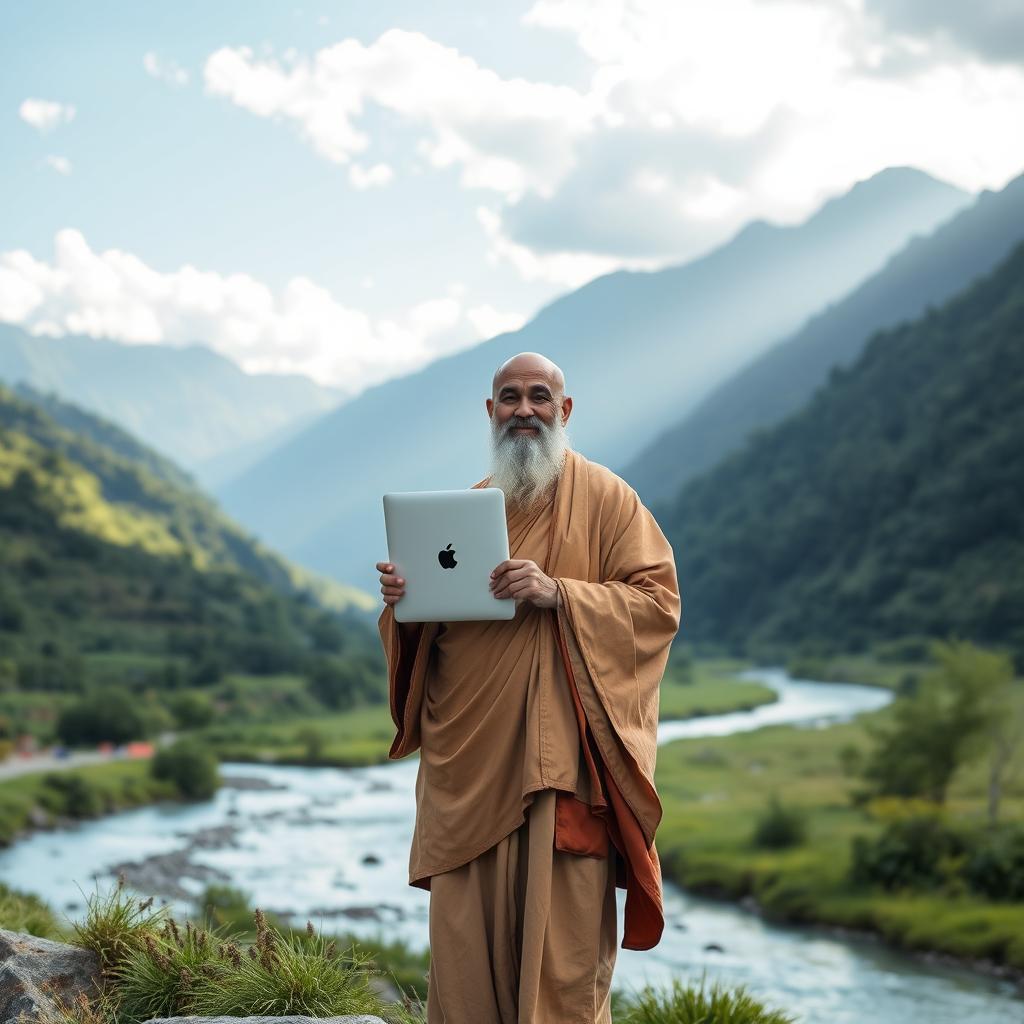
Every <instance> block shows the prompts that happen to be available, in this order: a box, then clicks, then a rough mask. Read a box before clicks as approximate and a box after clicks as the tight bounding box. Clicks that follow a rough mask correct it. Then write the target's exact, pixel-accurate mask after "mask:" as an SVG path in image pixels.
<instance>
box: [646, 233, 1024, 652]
mask: <svg viewBox="0 0 1024 1024" xmlns="http://www.w3.org/2000/svg"><path fill="white" fill-rule="evenodd" d="M1022 439H1024V244H1020V245H1018V246H1017V247H1016V248H1015V249H1014V250H1013V251H1012V253H1011V255H1010V256H1009V257H1008V258H1007V259H1006V260H1004V261H1003V262H1002V263H1000V265H999V266H998V267H997V268H996V269H995V270H994V271H992V272H991V273H990V274H989V275H987V276H986V277H984V278H982V279H980V280H978V281H977V282H975V283H974V284H973V285H972V286H971V287H969V288H968V289H966V290H965V291H963V292H962V293H960V294H959V295H957V296H956V297H955V298H953V299H951V300H950V301H949V302H947V303H946V304H945V305H943V306H942V307H941V308H939V309H931V310H929V311H928V312H927V313H926V314H925V315H924V316H923V317H921V318H919V319H917V320H914V321H912V322H906V323H902V324H900V325H899V326H897V327H895V328H893V329H890V330H885V331H881V332H878V333H876V334H874V335H873V336H872V337H871V338H870V340H869V341H868V344H867V345H866V347H865V350H864V352H863V353H862V355H861V356H860V358H859V359H858V360H857V361H856V362H855V363H854V364H853V365H852V366H850V367H849V368H845V369H843V368H837V369H835V370H833V371H832V373H831V374H830V377H829V379H828V382H827V383H826V384H824V385H823V386H822V387H821V388H819V389H818V391H817V392H816V393H815V394H814V397H813V398H812V400H811V401H810V403H809V404H808V405H807V406H806V407H805V408H804V409H802V410H801V411H799V412H797V413H794V414H792V415H791V416H789V417H788V418H787V419H785V420H784V421H783V422H782V423H780V424H779V425H778V426H776V427H775V428H772V429H771V430H767V431H764V432H763V433H761V434H758V435H755V436H754V437H753V438H752V439H751V440H749V441H748V443H747V444H746V446H745V447H744V448H743V449H741V450H740V451H738V452H736V453H734V454H733V455H732V456H730V457H728V458H727V459H726V460H725V461H724V462H722V463H720V464H719V465H718V466H716V467H715V468H713V469H711V470H709V471H707V472H706V473H704V474H702V475H701V476H699V477H696V478H695V479H694V480H692V481H691V482H690V483H689V484H688V485H686V486H685V487H684V488H683V489H682V491H681V492H680V493H679V494H678V495H677V496H676V498H675V499H674V500H672V501H671V502H667V503H664V504H661V505H655V506H652V507H653V510H654V511H655V514H656V515H657V516H658V519H659V521H660V522H661V524H662V526H663V527H664V529H665V531H666V533H667V535H668V536H669V539H670V540H671V542H672V545H673V548H674V550H675V554H676V561H677V565H678V569H679V576H680V585H681V590H682V599H683V612H682V627H681V631H680V635H681V636H682V637H686V638H688V639H689V640H691V641H692V642H695V643H697V644H699V645H700V644H702V645H714V646H718V645H722V646H725V647H728V648H730V649H734V650H737V651H741V650H742V651H747V652H750V653H752V654H755V655H758V656H761V657H765V656H772V655H773V654H775V655H778V654H781V653H783V652H786V651H790V650H793V649H794V648H800V647H802V648H804V649H811V650H815V649H817V650H823V651H824V650H859V649H862V648H863V647H865V646H867V645H870V644H872V643H873V642H875V641H878V640H883V639H891V638H896V637H907V636H921V635H927V636H950V635H957V636H959V637H961V638H965V639H972V640H975V641H977V642H979V643H985V644H991V645H1005V646H1007V647H1008V648H1010V649H1012V650H1013V651H1014V653H1015V656H1016V658H1017V660H1018V663H1024V514H1022V496H1024V444H1022Z"/></svg>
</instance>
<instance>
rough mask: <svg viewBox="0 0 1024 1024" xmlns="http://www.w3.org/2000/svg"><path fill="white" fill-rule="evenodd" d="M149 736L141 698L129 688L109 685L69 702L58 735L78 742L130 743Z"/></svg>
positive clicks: (65, 740)
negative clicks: (139, 702)
mask: <svg viewBox="0 0 1024 1024" xmlns="http://www.w3.org/2000/svg"><path fill="white" fill-rule="evenodd" d="M145 735H146V720H145V717H144V716H143V714H142V712H141V711H140V709H139V705H138V701H136V700H134V699H132V697H131V696H130V695H129V694H128V693H127V692H126V691H125V690H121V689H118V688H116V687H108V688H105V689H103V690H101V691H97V692H95V693H91V694H89V695H88V696H87V697H83V698H82V699H81V700H77V701H75V703H74V704H70V705H68V707H66V708H64V710H63V711H62V712H61V713H60V717H59V718H58V719H57V736H58V737H59V738H60V739H61V740H62V741H63V742H64V743H67V744H68V745H70V746H74V745H76V744H78V745H80V744H93V743H102V742H104V741H106V742H109V743H126V742H128V741H129V740H137V739H140V738H141V737H143V736H145Z"/></svg>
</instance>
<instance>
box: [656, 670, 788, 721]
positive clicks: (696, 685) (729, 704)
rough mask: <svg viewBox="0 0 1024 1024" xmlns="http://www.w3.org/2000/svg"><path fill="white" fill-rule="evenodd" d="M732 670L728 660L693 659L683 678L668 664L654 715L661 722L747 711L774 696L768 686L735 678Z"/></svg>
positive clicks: (768, 702)
mask: <svg viewBox="0 0 1024 1024" xmlns="http://www.w3.org/2000/svg"><path fill="white" fill-rule="evenodd" d="M736 670H737V665H736V664H735V663H732V662H719V661H714V662H710V661H709V662H697V663H696V665H695V666H694V669H693V673H692V674H693V678H692V680H690V681H687V680H686V679H685V677H684V676H683V674H682V673H681V672H680V671H678V670H677V669H676V668H675V667H674V666H672V665H670V666H669V671H668V672H666V673H665V678H664V679H663V680H662V684H661V695H660V700H659V713H658V717H659V718H660V719H661V720H662V721H665V720H666V719H671V718H694V717H698V716H702V715H720V714H725V713H727V712H730V711H747V710H749V709H751V708H756V707H757V706H758V705H760V704H770V703H771V702H772V701H774V700H776V699H777V698H776V695H775V691H774V690H773V689H772V688H771V687H770V686H765V685H764V684H763V683H756V682H752V681H750V680H746V679H738V678H737V677H736V676H735V674H734V673H735V671H736Z"/></svg>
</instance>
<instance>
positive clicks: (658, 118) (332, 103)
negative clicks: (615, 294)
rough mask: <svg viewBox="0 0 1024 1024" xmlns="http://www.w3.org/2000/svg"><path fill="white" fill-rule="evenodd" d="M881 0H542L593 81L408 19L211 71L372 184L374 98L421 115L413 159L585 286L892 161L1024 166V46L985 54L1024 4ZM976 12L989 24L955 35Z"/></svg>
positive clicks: (494, 228)
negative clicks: (486, 202) (455, 40)
mask: <svg viewBox="0 0 1024 1024" xmlns="http://www.w3.org/2000/svg"><path fill="white" fill-rule="evenodd" d="M888 2H889V0H886V4H887V5H888ZM968 6H970V5H968ZM882 8H883V4H882V2H881V0H717V2H716V3H714V4H711V3H708V4H699V3H694V2H688V3H675V2H671V0H535V2H534V3H533V5H532V6H531V7H529V9H528V10H527V11H526V13H525V14H524V15H523V17H522V22H523V24H524V25H525V26H527V27H529V28H531V29H533V30H537V31H548V32H559V33H563V34H568V35H569V37H570V38H571V39H572V41H573V42H575V44H576V45H577V46H578V47H579V49H580V51H581V52H582V53H583V54H584V55H585V57H586V58H588V59H589V60H590V62H591V65H592V68H591V72H590V78H589V81H588V82H587V84H586V85H585V86H584V87H577V88H572V87H568V86H564V85H555V84H552V83H548V82H544V81H537V80H527V79H525V78H521V77H509V76H507V75H505V74H499V73H498V72H496V71H494V70H491V69H489V68H487V67H483V66H481V65H480V64H479V63H478V62H477V61H475V60H474V59H473V58H472V57H470V56H468V55H467V54H465V53H461V52H460V51H458V50H456V49H454V48H452V47H448V46H444V45H442V44H440V43H438V42H436V41H434V40H432V39H430V38H429V37H427V36H425V35H423V34H422V33H419V32H413V31H405V30H400V29H391V30H389V31H387V32H384V33H383V34H382V35H381V36H380V37H379V38H377V39H376V40H375V41H374V42H372V43H370V44H369V45H364V44H363V43H362V42H360V41H359V40H356V39H352V38H347V39H344V40H342V41H341V42H338V43H335V44H333V45H331V46H328V47H325V48H323V49H321V50H318V51H316V52H314V53H313V54H312V55H310V56H301V55H300V54H298V53H297V52H294V51H286V52H285V53H284V54H282V55H281V57H280V58H279V59H275V58H274V57H273V56H272V55H269V54H266V53H264V54H260V55H259V56H257V55H256V53H255V52H254V51H253V50H252V49H251V48H247V47H239V48H229V47H225V48H222V49H220V50H218V51H216V52H215V53H213V54H211V55H210V56H209V57H208V59H207V61H206V64H205V69H204V75H205V81H206V88H207V90H208V91H209V92H210V93H211V94H216V95H221V96H225V97H227V98H229V99H230V100H231V101H232V102H233V103H235V104H236V105H238V106H240V107H243V108H244V109H247V110H249V111H251V112H253V113H254V114H257V115H258V116H261V117H266V118H274V119H278V120H283V121H286V122H289V123H291V124H293V125H295V126H296V127H297V128H298V131H299V133H300V134H301V136H302V137H303V138H304V139H305V140H306V141H307V142H308V143H309V145H311V146H312V147H313V148H314V149H315V150H316V151H317V152H318V153H320V154H321V155H322V156H324V157H325V158H327V159H329V160H332V161H334V162H336V163H339V164H347V165H349V179H350V182H351V183H352V185H353V186H354V187H357V188H365V187H369V186H370V185H374V184H385V183H386V182H385V177H386V178H387V182H390V181H392V180H393V177H394V172H393V171H392V170H391V165H390V164H387V165H381V164H377V165H374V166H372V167H369V169H367V167H368V166H369V165H368V164H366V163H364V161H363V158H364V157H365V155H366V154H367V152H368V151H369V150H371V148H372V146H373V142H374V139H373V137H372V131H373V128H372V122H371V119H370V117H369V116H368V115H369V113H370V111H369V109H368V108H370V107H372V106H376V107H379V108H382V109H384V110H386V111H387V112H389V113H390V114H392V115H397V117H398V119H399V120H400V122H402V123H404V124H406V125H407V126H408V127H409V128H411V129H412V130H413V131H414V132H416V131H419V132H421V134H420V135H419V137H418V138H417V139H416V140H415V142H414V144H413V147H412V148H413V149H414V155H415V156H416V157H418V158H419V159H417V160H415V162H413V163H412V164H411V171H410V173H413V174H415V173H420V170H421V167H423V166H425V167H426V168H427V169H428V170H429V169H431V168H434V169H439V168H453V167H454V168H457V169H458V171H459V182H460V184H461V186H463V187H464V188H473V189H488V190H491V191H493V192H495V193H497V196H498V199H499V203H498V204H497V206H496V208H485V209H486V212H485V213H484V214H482V215H480V219H481V223H482V224H483V226H484V228H485V230H486V232H487V235H488V238H489V239H490V245H489V256H488V258H489V259H490V260H491V261H492V262H497V261H502V260H504V261H508V262H509V263H510V264H511V265H512V266H514V267H515V268H516V269H517V271H518V272H519V274H520V275H521V276H522V277H524V278H526V279H528V280H541V279H542V280H547V281H550V282H553V283H558V284H562V285H569V286H576V285H578V284H581V283H583V282H584V281H585V280H589V278H590V277H592V276H593V275H594V274H598V273H603V272H605V271H607V270H611V269H615V268H618V267H627V266H645V265H651V266H653V265H655V263H654V261H659V265H664V264H665V263H666V262H671V261H679V260H682V259H688V258H692V257H694V256H696V255H699V254H700V253H703V252H706V251H708V250H710V249H712V248H714V246H716V245H718V244H720V243H721V242H723V241H724V240H726V239H727V238H728V237H730V236H731V235H732V234H734V233H735V231H736V230H738V229H739V228H740V227H741V226H742V225H743V224H744V223H745V222H747V221H749V220H751V219H753V218H766V219H769V220H774V221H782V222H793V221H797V220H800V219H802V218H803V217H806V216H807V215H809V214H810V213H811V212H813V210H814V209H816V208H817V207H818V206H819V205H820V204H821V203H822V202H823V201H824V200H825V199H827V198H829V197H831V196H834V195H836V194H839V193H841V192H843V191H845V190H846V189H848V188H849V187H850V186H851V185H852V184H853V183H854V182H856V181H859V180H862V179H865V178H868V177H870V176H872V175H873V174H875V173H876V172H878V171H880V170H882V169H883V168H885V167H888V166H896V165H910V166H914V167H919V168H921V169H922V170H925V171H927V172H929V173H931V174H933V175H935V176H936V177H939V178H942V179H945V180H948V181H951V182H952V183H954V184H956V185H959V186H960V187H962V188H966V189H970V190H972V191H975V190H978V189H981V188H1000V187H1002V185H1003V184H1005V183H1006V182H1007V181H1008V180H1009V179H1010V178H1011V177H1013V176H1014V175H1015V174H1017V173H1019V172H1020V169H1021V167H1022V166H1024V133H1020V132H1017V131H1015V130H1013V126H1015V125H1016V124H1017V123H1018V122H1019V120H1020V111H1021V110H1022V109H1024V66H1021V62H1018V63H1017V64H1016V65H1014V64H1012V63H1007V62H1006V61H1005V60H1004V61H1001V62H1000V61H999V60H996V59H994V58H993V60H991V61H986V60H983V59H980V58H979V57H978V56H977V54H978V53H980V52H981V51H982V49H985V52H987V53H988V54H994V53H995V52H996V51H997V50H998V49H999V48H1000V47H1002V48H1003V49H1005V50H1010V49H1012V46H1008V45H1007V43H1006V40H1007V39H1008V38H1010V37H1012V38H1014V39H1015V38H1016V37H1017V33H1018V32H1019V31H1020V26H1021V25H1022V24H1024V19H1022V18H1021V17H1019V16H1017V15H1012V16H1011V15H1009V14H1006V13H1005V3H1004V0H979V5H978V6H977V8H976V9H975V8H972V10H971V12H967V11H966V8H964V7H962V5H961V6H958V5H956V4H955V3H954V0H941V2H939V0H936V3H935V4H931V3H925V0H898V2H894V3H893V4H892V5H889V6H886V7H885V11H886V12H887V15H886V17H883V16H882V15H881V14H880V13H879V12H880V11H881V10H882ZM1000 11H1003V13H1002V14H1000V13H999V12H1000ZM887 19H888V20H887ZM965 26H966V27H965ZM967 28H970V30H971V31H970V33H969V38H970V45H966V46H960V45H954V44H953V43H951V42H950V39H951V37H952V36H953V35H955V34H956V33H957V32H962V33H966V32H967ZM982 38H984V40H985V47H984V48H983V47H982V46H981V44H980V43H979V42H978V40H981V39H982ZM393 123H394V118H389V119H388V124H389V126H391V125H393ZM951 139H955V140H956V144H955V145H951V144H950V140H951ZM389 141H390V140H389ZM378 167H388V169H389V170H388V171H387V172H385V171H379V172H378V171H377V170H376V168H378Z"/></svg>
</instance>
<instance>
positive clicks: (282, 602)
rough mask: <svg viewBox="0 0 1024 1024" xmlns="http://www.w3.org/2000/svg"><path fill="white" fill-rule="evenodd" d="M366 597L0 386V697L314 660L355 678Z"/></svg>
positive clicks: (161, 463)
mask: <svg viewBox="0 0 1024 1024" xmlns="http://www.w3.org/2000/svg"><path fill="white" fill-rule="evenodd" d="M30 398H31V399H32V400H29V399H30ZM369 600H370V599H369V596H368V595H361V594H360V593H359V592H358V591H354V590H346V589H345V588H342V587H339V586H338V585H337V584H333V583H329V582H327V581H324V580H321V579H318V578H315V577H313V576H312V574H309V573H306V572H304V571H303V570H300V569H298V568H296V567H295V566H293V565H291V564H289V563H288V562H287V561H285V560H284V559H282V558H281V557H279V556H278V555H276V554H274V553H273V552H271V551H269V550H268V549H266V548H265V547H264V546H263V545H261V544H260V543H259V542H258V541H256V540H255V539H254V538H252V537H250V536H249V535H248V534H246V533H245V532H244V531H242V530H241V529H240V528H239V527H238V526H236V525H235V524H234V523H232V522H231V521H230V520H229V519H228V518H227V517H226V516H224V515H223V514H222V513H221V512H220V511H219V510H218V509H217V506H216V505H215V504H214V503H213V502H212V501H211V500H210V499H209V498H207V497H206V496H205V495H204V494H202V492H201V491H199V490H198V489H197V488H196V487H195V486H194V485H193V484H192V482H191V478H190V477H189V476H188V475H187V474H185V473H184V472H183V471H181V470H180V469H178V468H177V467H176V466H175V465H173V464H172V463H170V462H169V461H167V460H166V459H164V458H162V457H161V456H160V455H158V454H156V453H155V452H153V451H151V450H150V449H148V448H146V447H145V446H143V445H141V444H139V442H137V441H136V440H135V439H134V438H132V437H131V436H130V435H128V434H126V433H125V432H124V431H122V430H121V429H120V428H118V427H116V426H114V425H112V424H110V423H108V422H105V421H103V420H100V419H99V418H97V417H95V416H92V415H91V414H89V413H86V412H83V411H82V410H81V409H77V408H75V407H73V406H69V405H67V404H66V403H63V402H61V401H60V400H59V399H57V398H55V397H54V396H52V395H51V396H40V395H38V394H36V393H34V392H32V391H31V389H29V388H25V387H23V386H20V387H19V389H18V393H17V394H16V393H15V392H14V391H12V390H11V389H9V388H6V387H4V386H0V684H2V685H0V689H5V690H11V689H14V690H16V691H20V692H26V691H40V690H42V691H56V692H80V691H82V690H84V689H87V688H88V687H89V686H90V685H91V684H93V683H100V682H103V683H113V684H128V685H155V686H157V687H158V688H164V689H166V688H169V687H176V686H189V685H203V684H204V683H209V682H212V681H214V680H216V679H217V678H219V677H220V675H221V674H222V673H224V672H244V673H252V674H269V673H282V672H293V673H298V674H302V673H304V672H306V671H307V670H308V669H309V666H310V658H311V657H314V656H316V655H319V654H325V655H330V656H333V657H341V656H344V657H346V658H348V657H350V656H351V657H356V658H358V659H359V660H360V661H361V662H362V665H363V668H364V669H365V670H366V672H364V673H363V675H368V674H371V673H370V668H371V667H372V668H373V669H374V670H376V669H379V668H380V667H381V666H379V665H376V664H375V663H376V662H377V661H379V660H380V652H379V638H377V637H376V635H375V633H374V631H373V630H372V629H370V628H369V626H368V625H367V620H366V610H365V606H366V604H367V602H368V601H369ZM379 674H380V673H379V672H377V671H373V672H372V675H374V676H377V675H379Z"/></svg>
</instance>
